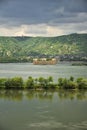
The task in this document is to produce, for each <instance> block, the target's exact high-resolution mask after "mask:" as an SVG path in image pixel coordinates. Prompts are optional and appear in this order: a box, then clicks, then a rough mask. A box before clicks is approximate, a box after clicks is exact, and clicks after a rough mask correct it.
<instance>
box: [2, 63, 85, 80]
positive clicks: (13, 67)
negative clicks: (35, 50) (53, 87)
mask: <svg viewBox="0 0 87 130" xmlns="http://www.w3.org/2000/svg"><path fill="white" fill-rule="evenodd" d="M14 76H22V77H23V78H27V77H28V76H33V77H40V76H43V77H48V76H53V78H54V80H55V81H57V78H58V77H70V76H74V77H76V78H77V77H87V66H72V65H71V64H70V63H59V64H57V65H33V64H30V63H10V64H0V77H14Z"/></svg>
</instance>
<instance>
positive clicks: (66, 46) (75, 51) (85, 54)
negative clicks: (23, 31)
mask: <svg viewBox="0 0 87 130" xmlns="http://www.w3.org/2000/svg"><path fill="white" fill-rule="evenodd" d="M42 56H43V57H48V58H50V57H51V56H59V57H60V60H82V61H87V34H70V35H63V36H58V37H26V36H25V37H0V62H6V63H7V62H32V59H33V58H34V57H42Z"/></svg>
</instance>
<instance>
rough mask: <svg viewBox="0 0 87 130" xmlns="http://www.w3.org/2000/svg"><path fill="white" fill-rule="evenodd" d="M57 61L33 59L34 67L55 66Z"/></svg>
mask: <svg viewBox="0 0 87 130" xmlns="http://www.w3.org/2000/svg"><path fill="white" fill-rule="evenodd" d="M57 62H58V60H57V59H56V58H52V59H47V58H40V59H33V64H34V65H55V64H57Z"/></svg>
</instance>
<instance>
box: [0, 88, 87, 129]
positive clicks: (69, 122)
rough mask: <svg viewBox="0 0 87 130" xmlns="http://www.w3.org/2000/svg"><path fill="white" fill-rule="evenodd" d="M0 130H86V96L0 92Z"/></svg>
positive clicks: (78, 92)
mask: <svg viewBox="0 0 87 130" xmlns="http://www.w3.org/2000/svg"><path fill="white" fill-rule="evenodd" d="M0 130H87V92H86V91H58V92H57V91H56V92H53V91H17V90H14V91H12V90H9V91H6V90H0Z"/></svg>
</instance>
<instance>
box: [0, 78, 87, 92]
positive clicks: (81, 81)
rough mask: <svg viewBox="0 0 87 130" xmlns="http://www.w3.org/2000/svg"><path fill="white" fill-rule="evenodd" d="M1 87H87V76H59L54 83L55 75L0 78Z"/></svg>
mask: <svg viewBox="0 0 87 130" xmlns="http://www.w3.org/2000/svg"><path fill="white" fill-rule="evenodd" d="M0 88H1V89H34V90H38V89H39V90H40V89H87V78H82V77H80V78H77V79H74V77H72V76H71V77H70V78H69V79H68V78H58V82H57V83H54V81H53V77H52V76H49V77H48V78H44V77H39V78H33V77H31V76H30V77H28V79H27V80H23V78H22V77H13V78H0Z"/></svg>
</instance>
